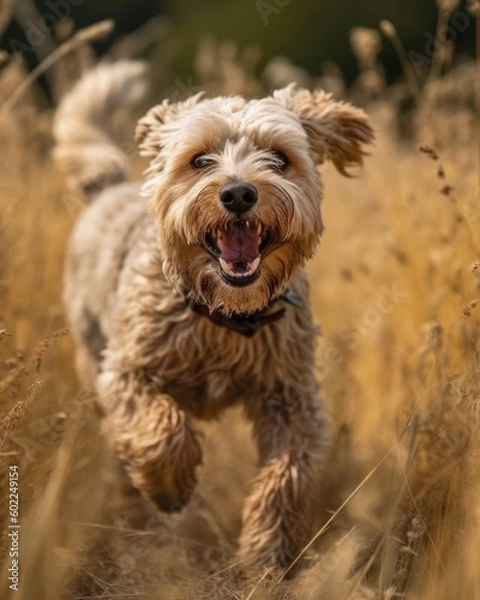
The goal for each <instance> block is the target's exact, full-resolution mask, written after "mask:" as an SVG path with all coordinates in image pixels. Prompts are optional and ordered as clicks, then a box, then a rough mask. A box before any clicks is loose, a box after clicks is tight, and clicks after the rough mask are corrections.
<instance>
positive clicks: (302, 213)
mask: <svg viewBox="0 0 480 600" xmlns="http://www.w3.org/2000/svg"><path fill="white" fill-rule="evenodd" d="M137 139H138V141H139V142H140V149H141V153H142V155H144V156H148V157H149V158H151V163H150V167H149V169H148V170H147V181H146V183H145V185H144V193H145V195H147V196H148V197H149V198H150V199H151V200H150V201H151V206H152V208H153V210H154V212H155V213H156V215H157V220H158V228H159V244H160V250H161V253H162V257H163V259H164V268H165V274H166V276H167V277H168V278H169V280H170V281H171V282H172V283H173V284H174V285H176V286H177V287H179V288H182V289H183V290H185V291H186V292H187V293H188V294H189V295H190V296H191V297H192V298H194V299H195V300H196V301H198V302H200V303H203V304H206V305H207V306H209V307H210V309H211V310H221V311H222V312H224V313H225V314H227V315H229V314H232V313H252V312H255V311H258V310H262V309H263V308H265V307H266V306H267V305H268V304H269V303H270V302H271V301H272V299H273V298H275V297H276V296H278V295H280V294H281V293H282V291H283V290H284V289H285V288H286V286H287V284H288V282H289V281H290V280H291V279H292V277H293V276H294V275H295V274H296V272H297V270H298V269H299V267H301V266H302V265H303V264H304V263H305V261H306V259H308V258H310V257H311V256H312V254H313V253H314V251H315V249H316V247H317V245H318V243H319V240H320V236H321V234H322V230H323V224H322V217H321V211H320V200H321V198H322V194H323V191H322V182H321V179H320V176H319V174H318V171H317V165H318V164H321V163H323V162H324V161H326V160H332V161H333V162H334V164H335V166H336V167H337V168H338V170H339V171H340V172H342V173H343V174H345V170H346V169H347V168H348V167H350V166H353V165H357V164H361V163H362V158H363V154H364V152H363V147H364V145H365V144H368V143H370V142H371V141H372V140H373V132H372V129H371V127H370V125H369V123H368V120H367V117H366V115H365V114H364V113H363V112H362V111H360V110H358V109H356V108H353V107H352V106H349V105H347V104H343V103H337V102H334V101H333V100H331V98H330V97H329V96H328V95H326V94H325V93H324V92H322V91H319V92H315V93H310V92H308V91H307V90H295V89H294V88H293V87H291V86H289V87H288V88H285V89H283V90H279V91H277V92H274V94H273V95H272V96H271V97H268V98H264V99H261V100H250V101H247V100H244V99H243V98H240V97H229V98H214V99H203V97H202V96H201V95H200V94H199V95H197V96H195V97H193V98H190V99H189V100H186V101H185V102H182V103H178V104H169V103H168V102H164V103H163V104H161V105H158V106H156V107H154V108H152V109H151V110H150V111H149V112H148V113H147V115H146V116H145V117H144V118H143V119H141V120H140V121H139V123H138V126H137Z"/></svg>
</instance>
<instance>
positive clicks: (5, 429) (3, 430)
mask: <svg viewBox="0 0 480 600" xmlns="http://www.w3.org/2000/svg"><path fill="white" fill-rule="evenodd" d="M41 391H42V383H41V381H40V380H37V381H35V382H34V383H33V384H32V385H31V386H30V388H29V390H28V394H27V395H26V397H25V398H24V399H23V400H20V401H19V402H17V403H16V404H15V405H14V407H13V408H12V409H11V410H10V412H9V413H8V415H7V416H6V417H4V418H3V419H2V420H1V421H0V448H1V447H2V446H3V443H4V442H5V440H6V439H7V436H8V434H9V433H10V431H12V429H15V427H17V426H18V424H19V423H20V422H21V421H22V419H24V418H25V415H26V414H27V412H28V409H29V408H30V406H31V405H32V403H33V402H34V400H37V398H38V397H39V395H40V393H41Z"/></svg>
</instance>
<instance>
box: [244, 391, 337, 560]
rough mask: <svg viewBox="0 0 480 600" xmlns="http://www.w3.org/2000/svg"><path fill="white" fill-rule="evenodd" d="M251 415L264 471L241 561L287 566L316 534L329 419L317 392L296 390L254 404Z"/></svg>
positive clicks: (247, 516) (251, 503) (247, 512)
mask: <svg viewBox="0 0 480 600" xmlns="http://www.w3.org/2000/svg"><path fill="white" fill-rule="evenodd" d="M247 414H248V415H249V417H250V418H252V420H253V423H254V432H255V437H256V441H257V444H258V448H259V454H260V465H261V467H260V471H259V473H258V475H257V477H256V479H255V480H254V483H253V490H252V492H251V494H250V496H249V497H248V498H247V500H246V502H245V505H244V509H243V514H242V520H243V527H242V533H241V536H240V547H239V559H240V560H241V562H242V563H243V564H247V565H256V564H257V565H258V564H262V565H267V566H281V567H286V566H288V565H289V564H290V563H291V562H292V561H293V560H294V559H295V557H296V556H297V553H298V552H299V551H300V550H301V548H302V547H303V544H305V543H306V542H307V541H308V538H309V535H310V533H311V526H310V516H311V515H310V512H311V493H312V491H313V488H314V487H315V484H316V483H317V482H318V480H319V477H320V470H321V467H322V463H323V462H324V460H325V458H326V454H327V452H328V447H329V428H328V420H327V419H326V417H325V416H324V415H323V414H322V412H321V405H320V402H319V401H318V400H317V398H316V397H315V392H314V391H311V393H310V394H308V392H306V390H305V389H304V390H299V389H298V388H297V389H295V388H293V387H292V388H285V391H284V393H282V394H281V395H280V396H278V397H275V398H271V399H270V400H268V401H266V402H265V401H260V400H259V401H257V402H255V401H254V400H251V401H249V402H248V405H247Z"/></svg>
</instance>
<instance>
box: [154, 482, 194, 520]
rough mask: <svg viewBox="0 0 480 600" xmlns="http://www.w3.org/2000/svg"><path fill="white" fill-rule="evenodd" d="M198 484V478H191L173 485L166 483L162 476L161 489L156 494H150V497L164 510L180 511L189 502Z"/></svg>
mask: <svg viewBox="0 0 480 600" xmlns="http://www.w3.org/2000/svg"><path fill="white" fill-rule="evenodd" d="M196 484H197V480H196V479H191V478H189V479H187V480H186V481H181V482H176V483H175V484H173V485H165V480H163V478H162V481H161V489H160V490H159V491H157V492H156V493H154V494H149V499H150V500H152V501H153V502H154V503H155V504H156V505H157V506H158V508H159V509H160V510H162V511H163V512H167V513H175V512H180V511H181V510H182V509H183V508H184V507H185V506H186V505H187V504H188V502H189V500H190V498H191V496H192V493H193V490H194V488H195V486H196Z"/></svg>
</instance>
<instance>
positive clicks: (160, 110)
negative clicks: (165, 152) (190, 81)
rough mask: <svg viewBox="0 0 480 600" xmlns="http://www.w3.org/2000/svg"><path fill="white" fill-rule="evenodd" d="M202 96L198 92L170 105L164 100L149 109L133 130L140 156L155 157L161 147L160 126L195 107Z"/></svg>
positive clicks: (201, 93) (202, 94)
mask: <svg viewBox="0 0 480 600" xmlns="http://www.w3.org/2000/svg"><path fill="white" fill-rule="evenodd" d="M204 95H205V93H204V92H199V93H198V94H196V95H195V96H192V97H191V98H188V99H187V100H185V101H183V102H175V103H171V102H170V101H169V100H164V101H163V102H162V103H161V104H157V105H156V106H154V107H153V108H151V109H150V110H149V111H148V112H147V114H146V115H145V116H144V117H142V118H141V119H140V120H139V121H138V123H137V127H136V129H135V140H136V141H137V143H138V146H139V148H140V154H141V155H142V156H146V157H148V158H154V157H156V156H157V155H158V153H159V152H160V150H161V149H162V146H163V143H162V139H161V138H162V132H161V130H160V126H161V125H164V124H165V123H168V122H169V121H172V120H173V119H175V118H176V117H177V116H178V115H179V114H180V113H181V112H183V111H184V110H188V109H189V108H192V106H195V104H197V103H198V102H200V100H201V99H202V98H203V96H204Z"/></svg>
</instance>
